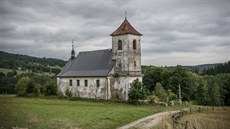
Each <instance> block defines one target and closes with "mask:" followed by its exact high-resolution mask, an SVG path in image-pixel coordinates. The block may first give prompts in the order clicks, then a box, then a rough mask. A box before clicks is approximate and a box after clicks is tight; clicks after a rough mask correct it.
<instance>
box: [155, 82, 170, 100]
mask: <svg viewBox="0 0 230 129" xmlns="http://www.w3.org/2000/svg"><path fill="white" fill-rule="evenodd" d="M154 94H155V95H156V96H157V97H158V98H159V99H160V100H161V101H164V102H166V101H167V93H166V91H165V89H164V88H163V87H162V86H161V83H159V82H158V83H156V86H155V89H154Z"/></svg>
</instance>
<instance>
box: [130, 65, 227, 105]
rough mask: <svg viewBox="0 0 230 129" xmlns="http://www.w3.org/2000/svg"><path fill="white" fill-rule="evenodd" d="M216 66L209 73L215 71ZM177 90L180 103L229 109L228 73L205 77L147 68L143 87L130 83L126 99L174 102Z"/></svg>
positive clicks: (192, 73) (172, 69) (181, 68)
mask: <svg viewBox="0 0 230 129" xmlns="http://www.w3.org/2000/svg"><path fill="white" fill-rule="evenodd" d="M219 66H220V65H217V66H216V67H214V68H213V69H218V68H219ZM179 86H180V87H181V96H182V100H183V101H193V102H194V103H196V104H200V105H230V73H229V72H223V73H218V74H216V75H205V73H202V74H198V73H195V72H191V71H188V70H186V69H185V68H183V67H182V66H177V67H174V68H172V67H171V68H167V67H155V66H149V67H147V68H146V69H145V71H144V76H143V83H141V82H139V81H137V80H136V81H134V82H133V83H132V88H131V89H130V92H129V97H130V99H133V100H138V99H146V98H150V99H156V98H157V99H160V100H159V101H164V102H168V101H170V100H173V99H174V100H175V99H178V93H179Z"/></svg>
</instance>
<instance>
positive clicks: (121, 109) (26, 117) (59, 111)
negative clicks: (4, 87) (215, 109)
mask: <svg viewBox="0 0 230 129" xmlns="http://www.w3.org/2000/svg"><path fill="white" fill-rule="evenodd" d="M0 104H1V106H0V128H1V127H5V128H11V127H16V126H18V127H28V128H72V127H76V128H93V129H103V128H116V127H119V126H122V125H125V124H127V123H129V122H132V121H134V120H136V119H139V118H142V117H144V116H148V115H151V114H154V113H157V112H161V111H165V110H172V108H171V109H170V108H166V107H158V106H135V105H129V104H123V103H114V102H90V101H86V100H84V101H83V100H78V101H68V100H58V99H40V98H20V97H15V96H1V95H0ZM174 108H176V107H174Z"/></svg>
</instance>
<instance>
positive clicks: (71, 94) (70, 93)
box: [65, 88, 73, 97]
mask: <svg viewBox="0 0 230 129" xmlns="http://www.w3.org/2000/svg"><path fill="white" fill-rule="evenodd" d="M65 95H66V96H67V97H73V93H72V92H71V91H70V90H69V88H67V89H66V90H65Z"/></svg>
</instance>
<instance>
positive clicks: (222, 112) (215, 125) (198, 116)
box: [152, 107, 230, 129]
mask: <svg viewBox="0 0 230 129" xmlns="http://www.w3.org/2000/svg"><path fill="white" fill-rule="evenodd" d="M186 121H188V128H189V129H193V128H194V126H195V127H196V128H198V129H229V127H230V107H225V108H218V109H215V110H208V111H202V112H200V113H199V112H196V113H193V114H188V115H185V116H183V117H182V118H181V120H180V122H181V123H185V122H186ZM152 129H184V126H183V125H180V124H179V125H175V126H174V125H173V121H172V118H165V119H164V120H162V122H160V123H159V124H158V125H157V126H155V127H153V128H152Z"/></svg>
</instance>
